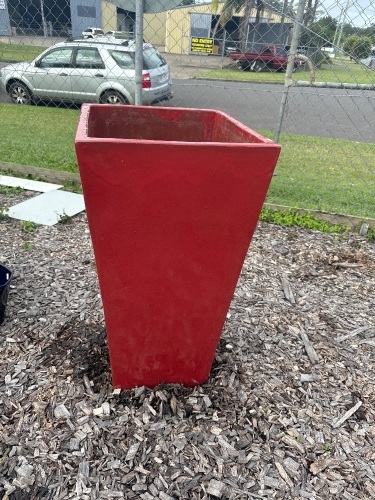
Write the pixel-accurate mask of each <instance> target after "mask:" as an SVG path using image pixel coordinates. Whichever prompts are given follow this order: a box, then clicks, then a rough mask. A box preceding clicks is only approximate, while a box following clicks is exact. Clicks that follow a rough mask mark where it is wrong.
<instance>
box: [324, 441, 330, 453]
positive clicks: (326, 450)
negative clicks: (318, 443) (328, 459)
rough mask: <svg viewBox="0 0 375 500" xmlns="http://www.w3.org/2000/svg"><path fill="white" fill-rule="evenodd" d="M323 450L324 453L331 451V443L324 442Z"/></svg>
mask: <svg viewBox="0 0 375 500" xmlns="http://www.w3.org/2000/svg"><path fill="white" fill-rule="evenodd" d="M323 450H324V452H325V453H328V452H330V451H331V445H330V443H324V445H323Z"/></svg>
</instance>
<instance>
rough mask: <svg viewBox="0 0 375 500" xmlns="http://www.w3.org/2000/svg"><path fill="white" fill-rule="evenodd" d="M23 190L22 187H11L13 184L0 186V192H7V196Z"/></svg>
mask: <svg viewBox="0 0 375 500" xmlns="http://www.w3.org/2000/svg"><path fill="white" fill-rule="evenodd" d="M22 191H23V189H22V188H20V187H11V186H0V194H5V195H6V196H14V195H16V194H19V193H21V192H22Z"/></svg>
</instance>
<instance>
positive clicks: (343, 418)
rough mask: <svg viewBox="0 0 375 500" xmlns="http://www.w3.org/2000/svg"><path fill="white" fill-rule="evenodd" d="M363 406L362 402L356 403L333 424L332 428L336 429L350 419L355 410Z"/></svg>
mask: <svg viewBox="0 0 375 500" xmlns="http://www.w3.org/2000/svg"><path fill="white" fill-rule="evenodd" d="M362 405H363V402H362V401H358V402H357V403H356V404H355V405H354V406H352V407H351V408H350V410H348V411H347V412H345V413H344V415H343V416H342V417H340V418H338V419H337V420H336V421H335V422H333V424H332V427H333V428H337V427H340V426H341V425H342V424H343V423H344V422H345V421H346V420H348V418H350V417H351V416H352V415H353V414H354V413H355V412H356V411H357V410H358V408H360V407H361V406H362Z"/></svg>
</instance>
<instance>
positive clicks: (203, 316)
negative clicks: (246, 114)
mask: <svg viewBox="0 0 375 500" xmlns="http://www.w3.org/2000/svg"><path fill="white" fill-rule="evenodd" d="M75 146H76V153H77V158H78V164H79V170H80V175H81V180H82V186H83V194H84V198H85V204H86V211H87V218H88V223H89V228H90V233H91V238H92V243H93V248H94V253H95V259H96V264H97V270H98V277H99V284H100V289H101V294H102V300H103V307H104V315H105V322H106V329H107V337H108V345H109V353H110V362H111V370H112V380H113V385H114V387H116V388H122V389H127V388H133V387H136V386H141V385H146V386H150V387H153V386H155V385H157V384H159V383H162V382H164V383H180V384H184V385H187V386H194V385H197V384H201V383H203V382H205V381H206V380H207V379H208V377H209V374H210V369H211V365H212V361H213V358H214V354H215V350H216V347H217V344H218V341H219V339H220V334H221V331H222V328H223V325H224V321H225V318H226V314H227V311H228V309H229V306H230V302H231V299H232V296H233V292H234V289H235V286H236V283H237V280H238V277H239V274H240V271H241V268H242V265H243V262H244V259H245V256H246V253H247V250H248V247H249V244H250V241H251V238H252V235H253V232H254V230H255V227H256V224H257V221H258V218H259V214H260V210H261V208H262V204H263V202H264V199H265V196H266V193H267V189H268V186H269V183H270V181H271V178H272V174H273V171H274V168H275V165H276V162H277V159H278V156H279V152H280V147H279V145H277V144H275V143H273V142H272V141H271V140H269V139H266V138H265V137H262V136H261V135H259V134H257V133H256V132H254V131H252V130H251V129H249V128H247V127H245V126H244V125H242V124H241V123H239V122H238V121H236V120H234V119H233V118H231V117H230V116H228V115H227V114H224V113H221V112H219V111H214V110H199V109H185V108H163V107H143V106H111V105H95V104H94V105H84V106H82V111H81V117H80V121H79V125H78V130H77V134H76V141H75Z"/></svg>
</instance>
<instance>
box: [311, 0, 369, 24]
mask: <svg viewBox="0 0 375 500" xmlns="http://www.w3.org/2000/svg"><path fill="white" fill-rule="evenodd" d="M319 3H320V7H318V11H319V12H322V11H325V12H326V15H329V16H331V17H333V18H335V19H339V18H340V14H341V12H343V11H344V10H345V8H346V7H348V9H347V13H346V18H345V22H350V23H351V24H353V25H355V26H361V27H367V26H371V24H375V2H374V0H321V1H320V2H319Z"/></svg>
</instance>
